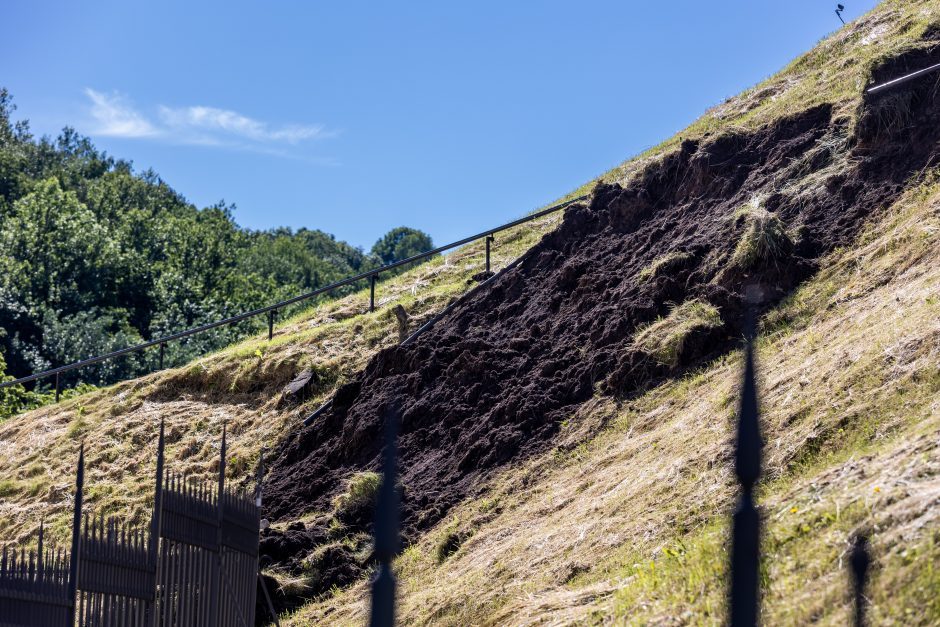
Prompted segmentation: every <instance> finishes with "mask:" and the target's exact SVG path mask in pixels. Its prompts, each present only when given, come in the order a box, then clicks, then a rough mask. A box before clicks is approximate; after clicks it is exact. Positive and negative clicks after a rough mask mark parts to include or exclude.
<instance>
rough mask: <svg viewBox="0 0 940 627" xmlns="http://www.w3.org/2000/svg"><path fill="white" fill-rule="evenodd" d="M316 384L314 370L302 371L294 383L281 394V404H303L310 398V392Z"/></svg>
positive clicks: (287, 386)
mask: <svg viewBox="0 0 940 627" xmlns="http://www.w3.org/2000/svg"><path fill="white" fill-rule="evenodd" d="M315 383H316V377H315V376H314V374H313V371H312V370H309V369H307V370H302V371H301V372H300V373H299V374H298V375H297V376H296V377H294V379H293V381H291V382H290V383H288V384H287V385H286V386H284V390H283V391H282V392H281V403H282V404H288V403H302V402H304V401H305V400H307V398H308V397H309V396H310V390H311V389H312V388H313V386H314V384H315Z"/></svg>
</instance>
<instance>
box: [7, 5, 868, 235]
mask: <svg viewBox="0 0 940 627" xmlns="http://www.w3.org/2000/svg"><path fill="white" fill-rule="evenodd" d="M842 3H843V4H845V5H846V11H845V13H844V15H845V17H846V19H847V20H848V19H851V18H854V17H856V16H858V15H861V14H862V13H864V12H865V11H867V10H869V9H871V8H872V7H873V6H874V5H875V4H876V2H875V1H874V0H865V1H860V0H843V2H842ZM835 5H836V2H830V1H828V0H787V1H786V2H767V1H761V2H757V1H753V0H752V1H747V2H746V1H738V0H733V1H720V2H702V1H701V0H694V1H693V0H676V1H674V2H671V3H663V2H629V1H625V0H617V1H613V0H612V1H606V0H603V1H602V0H581V1H579V2H570V1H569V2H555V1H545V2H506V1H505V0H503V1H502V2H490V1H485V0H484V1H477V2H463V3H457V2H440V1H438V2H397V3H392V2H374V3H364V2H355V1H352V2H266V3H262V2H257V1H254V2H246V1H241V0H230V1H227V2H214V1H204V2H176V1H163V2H160V3H157V2H149V3H144V2H127V1H124V2H110V1H97V2H82V3H79V2H64V1H63V2H51V1H50V2H43V1H37V0H6V1H5V2H4V3H3V5H2V8H0V17H2V25H0V33H2V36H0V58H2V59H3V62H2V66H0V67H2V72H0V85H3V86H6V87H7V88H8V89H9V90H10V91H11V92H12V94H13V96H14V99H15V102H16V104H17V105H18V107H19V110H18V112H17V115H18V116H20V117H25V118H29V119H30V121H31V124H32V127H33V130H34V132H36V133H37V134H56V133H57V132H58V130H59V129H61V127H62V126H64V125H71V126H74V127H75V128H76V129H78V130H79V131H80V132H81V133H83V134H86V135H89V136H90V137H92V139H93V140H94V141H95V143H96V144H97V145H98V146H99V147H100V148H103V149H105V150H107V151H108V152H109V153H111V154H113V155H115V156H118V157H122V158H126V159H130V160H132V161H133V162H134V165H135V168H137V169H138V170H142V169H146V168H148V167H152V168H153V169H154V170H156V171H157V172H158V173H159V174H160V175H161V176H162V177H163V178H164V179H165V180H166V181H167V182H169V183H170V185H172V186H173V187H174V188H175V189H176V190H177V191H179V192H180V193H182V194H183V195H184V196H186V197H187V198H188V199H189V200H190V201H191V202H193V203H195V204H196V205H197V206H200V207H203V206H206V205H209V204H213V203H215V202H217V201H219V200H221V199H224V200H225V201H227V202H231V203H235V204H236V205H237V209H236V212H235V217H236V220H237V221H238V222H239V224H241V225H243V226H247V227H250V228H267V227H273V226H281V225H286V226H293V227H301V226H306V227H310V228H320V229H323V230H325V231H327V232H330V233H333V234H335V235H336V236H337V238H339V239H344V240H347V241H349V242H351V243H353V244H355V245H361V246H364V247H366V248H368V247H370V246H371V245H372V243H373V242H374V241H375V240H376V239H377V238H378V237H379V236H381V235H382V234H383V233H385V232H386V231H387V230H388V229H390V228H392V227H395V226H399V225H408V226H414V227H417V228H421V229H424V230H426V231H428V232H429V233H431V235H432V236H433V237H434V240H435V242H437V243H444V242H446V241H451V240H454V239H458V238H460V237H462V236H464V235H467V234H470V233H471V232H476V231H478V230H482V229H485V228H487V227H489V226H495V225H496V224H499V223H501V222H505V221H507V220H509V219H512V218H515V217H518V216H519V215H521V214H523V213H525V212H526V211H528V210H530V209H532V208H535V207H537V206H539V205H542V204H544V203H547V202H550V201H552V200H553V199H555V198H557V197H559V196H561V195H563V194H565V193H567V192H568V191H570V190H571V189H573V188H575V187H577V186H578V185H580V184H581V183H583V182H584V181H586V180H588V179H590V178H592V177H594V176H596V175H598V174H600V173H601V172H603V171H605V170H607V169H608V168H610V167H612V166H614V165H616V164H617V163H619V162H621V161H623V160H624V159H626V158H627V157H629V156H631V155H633V154H635V153H637V152H639V151H641V150H643V149H644V148H647V147H649V146H651V145H654V144H656V143H658V142H659V141H661V140H663V139H665V138H666V137H668V136H670V135H672V134H673V133H675V132H677V131H678V130H680V129H682V128H683V127H684V126H686V125H687V124H688V123H690V122H691V121H693V120H694V119H695V118H696V117H698V116H699V115H700V114H701V113H702V112H703V111H704V110H705V109H706V108H708V107H709V106H712V105H714V104H717V103H719V102H721V101H722V100H724V99H725V98H726V97H728V96H732V95H734V94H736V93H737V92H739V91H741V90H742V89H745V88H747V87H749V86H751V85H753V84H754V83H756V82H758V81H760V80H761V79H763V78H765V77H766V76H768V75H770V74H772V73H773V72H775V71H776V70H777V69H779V68H781V67H782V66H783V65H785V64H786V63H787V62H788V61H789V60H790V59H792V58H793V57H795V56H796V55H798V54H800V53H801V52H803V51H805V50H807V49H809V48H810V47H812V46H813V45H814V44H815V43H816V42H817V41H818V40H819V39H820V38H822V37H823V36H825V35H826V34H827V33H829V32H831V31H832V30H834V29H836V28H837V27H839V26H840V25H839V22H838V18H837V17H836V16H835V14H834V12H833V11H834V9H835Z"/></svg>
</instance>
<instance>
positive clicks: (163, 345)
mask: <svg viewBox="0 0 940 627" xmlns="http://www.w3.org/2000/svg"><path fill="white" fill-rule="evenodd" d="M165 354H166V342H163V343H162V344H160V370H163V357H164V355H165Z"/></svg>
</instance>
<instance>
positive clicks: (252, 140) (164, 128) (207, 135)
mask: <svg viewBox="0 0 940 627" xmlns="http://www.w3.org/2000/svg"><path fill="white" fill-rule="evenodd" d="M85 95H86V96H88V98H89V100H91V108H90V113H91V117H92V118H93V119H94V121H95V123H96V124H97V128H96V129H95V131H94V132H95V133H97V134H99V135H108V136H112V137H127V138H158V139H163V140H164V141H171V142H178V143H184V144H198V145H204V146H223V147H231V148H239V149H258V150H259V151H261V152H265V153H268V154H272V151H271V149H270V148H265V146H271V145H276V144H291V145H295V144H299V143H301V142H304V141H311V140H316V139H324V138H327V137H333V136H335V135H336V132H335V131H331V130H327V129H326V128H324V126H323V125H321V124H313V125H308V124H288V125H283V126H275V125H271V124H268V123H267V122H263V121H261V120H256V119H254V118H250V117H248V116H246V115H242V114H240V113H238V112H236V111H230V110H227V109H218V108H215V107H206V106H191V107H168V106H165V105H159V106H158V107H156V116H155V117H153V118H151V117H148V116H147V115H146V114H144V113H143V112H141V111H140V110H138V109H136V108H135V107H134V106H133V105H132V104H131V103H130V102H129V101H128V99H127V98H125V97H124V96H123V95H121V94H119V93H116V92H115V93H111V94H105V93H102V92H98V91H95V90H94V89H91V88H87V89H85ZM275 152H277V151H275Z"/></svg>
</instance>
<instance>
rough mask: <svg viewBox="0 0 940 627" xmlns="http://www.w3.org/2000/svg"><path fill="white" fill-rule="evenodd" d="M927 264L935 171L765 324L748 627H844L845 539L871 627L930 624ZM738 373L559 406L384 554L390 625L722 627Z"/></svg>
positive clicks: (939, 607) (718, 366)
mask: <svg viewBox="0 0 940 627" xmlns="http://www.w3.org/2000/svg"><path fill="white" fill-rule="evenodd" d="M938 259H940V182H938V180H937V175H936V174H934V175H933V176H931V177H930V178H929V180H928V181H927V182H925V183H924V184H922V185H919V186H917V187H916V188H914V189H912V190H911V191H909V192H908V193H906V194H905V195H904V196H903V198H902V199H901V200H900V201H899V202H897V203H896V204H895V205H893V206H892V207H891V208H890V209H888V210H887V211H886V212H885V213H884V214H883V216H882V217H881V218H880V219H879V220H877V221H875V222H874V223H873V224H871V225H870V226H869V227H868V228H867V229H865V230H864V231H863V233H862V234H861V235H860V236H859V237H858V238H856V239H855V241H854V242H853V245H852V246H851V247H848V248H847V249H845V250H842V251H837V252H835V253H832V254H830V255H828V256H826V257H824V258H823V260H822V264H821V265H822V266H823V269H822V270H821V271H820V272H819V273H818V274H817V275H816V276H815V277H814V278H813V279H812V280H811V281H809V282H807V283H806V284H805V285H804V286H803V287H801V288H800V289H798V290H797V291H796V292H795V293H794V294H793V295H792V296H790V297H789V298H787V299H786V300H785V301H784V302H783V303H781V304H780V305H778V306H777V307H775V308H774V309H772V310H771V311H769V312H768V313H767V315H766V316H765V318H764V323H763V325H762V328H761V333H760V340H759V343H758V352H757V357H758V372H759V384H760V391H761V400H762V408H763V416H762V424H763V429H764V439H765V442H766V456H767V458H766V464H765V469H764V477H765V478H764V484H763V486H762V488H761V490H760V493H759V495H758V501H759V503H760V505H761V510H762V512H763V516H764V520H765V525H766V530H765V533H766V535H765V540H764V546H763V550H764V552H765V554H764V569H765V572H766V580H765V582H764V587H763V592H764V600H765V615H764V623H765V624H768V625H799V624H807V623H808V622H812V623H813V624H822V625H845V624H847V621H848V618H847V616H848V615H847V612H848V608H849V596H848V594H847V592H848V590H847V570H846V564H845V555H846V552H847V550H848V547H849V538H850V537H851V535H852V534H853V532H854V531H856V530H857V529H860V528H861V529H868V530H870V531H871V532H872V533H873V536H872V537H873V544H872V550H873V554H874V556H875V566H874V569H873V577H872V581H871V588H870V598H871V600H872V619H873V620H872V624H877V625H936V624H940V604H938V601H937V595H936V592H937V590H938V589H940V578H938V572H940V571H938V570H937V564H938V563H940V537H938V534H940V520H938V518H940V507H938V505H940V438H938V433H940V322H938V321H940V264H938V263H937V260H938ZM740 375H741V356H740V352H739V351H733V352H731V353H729V354H727V355H725V356H724V357H722V358H720V359H718V360H715V361H714V362H711V363H709V364H707V365H706V366H704V367H702V368H701V369H698V370H695V371H692V372H689V373H687V374H685V375H684V376H682V377H678V378H675V379H673V380H669V381H666V382H664V383H662V384H661V385H658V386H655V387H653V388H652V389H650V390H649V391H647V392H645V393H642V394H639V395H637V396H636V397H635V398H633V399H629V400H622V401H618V400H616V399H611V398H608V397H598V398H596V399H594V400H592V401H590V402H588V403H587V404H586V405H584V406H582V407H581V408H580V409H579V410H578V411H576V412H574V413H572V414H571V415H570V416H569V417H568V419H567V420H566V421H565V423H564V426H562V427H561V429H560V433H559V436H558V438H556V441H555V443H556V445H555V446H554V447H553V448H552V449H551V450H550V451H547V452H546V453H544V454H541V455H538V456H535V457H532V458H530V459H529V460H527V461H526V462H525V463H522V464H518V465H515V466H513V467H510V468H508V469H507V470H505V471H503V472H501V473H498V474H497V475H495V476H494V478H493V479H492V480H491V481H489V482H487V484H486V485H485V487H484V488H482V489H480V490H479V492H478V493H477V494H475V495H474V496H473V498H471V499H468V500H466V501H465V502H463V503H462V504H460V505H459V506H457V507H455V508H453V509H452V510H451V512H450V513H449V515H448V517H447V519H445V520H443V521H441V522H440V523H439V524H438V525H436V526H435V527H434V528H433V529H432V530H431V531H429V532H427V533H426V534H424V535H423V536H422V537H421V539H420V540H419V541H418V542H416V543H415V544H414V545H412V546H411V547H409V548H408V549H407V550H406V551H405V552H404V554H403V555H402V556H401V557H400V558H399V560H398V564H397V566H398V574H399V578H400V579H399V581H400V595H399V599H400V604H401V606H400V611H401V621H402V624H409V625H425V624H433V625H469V624H474V625H509V624H512V625H534V624H550V625H567V624H638V625H643V624H654V625H685V624H721V623H723V613H722V612H723V608H724V601H723V594H724V587H723V586H724V584H723V581H724V579H723V577H724V573H725V568H726V563H727V553H726V548H725V547H726V544H725V543H726V541H727V529H728V511H729V510H730V508H731V506H732V503H733V498H734V495H735V487H734V479H733V475H732V464H731V454H732V443H733V437H734V427H735V424H734V413H735V402H736V397H737V390H738V386H739V383H740ZM585 421H593V422H594V423H600V424H602V425H604V426H603V428H601V429H600V431H599V433H598V434H597V435H596V436H594V437H588V438H585V437H584V436H583V432H582V430H581V425H582V424H583V422H585ZM367 600H368V591H367V589H366V586H365V585H364V584H360V585H358V586H355V587H353V588H351V589H349V590H347V591H345V592H343V593H340V594H337V595H334V596H331V597H326V598H324V599H323V600H322V601H320V602H319V603H316V604H311V605H310V606H308V607H306V608H304V609H303V610H301V611H299V612H298V613H297V614H296V615H294V616H293V617H292V618H291V620H290V621H289V623H290V624H294V625H307V624H326V623H329V624H333V625H355V624H362V621H363V620H364V619H365V617H366V615H367V611H368V608H367Z"/></svg>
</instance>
